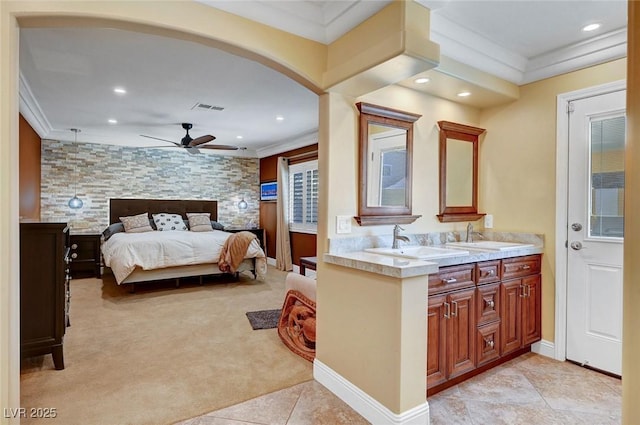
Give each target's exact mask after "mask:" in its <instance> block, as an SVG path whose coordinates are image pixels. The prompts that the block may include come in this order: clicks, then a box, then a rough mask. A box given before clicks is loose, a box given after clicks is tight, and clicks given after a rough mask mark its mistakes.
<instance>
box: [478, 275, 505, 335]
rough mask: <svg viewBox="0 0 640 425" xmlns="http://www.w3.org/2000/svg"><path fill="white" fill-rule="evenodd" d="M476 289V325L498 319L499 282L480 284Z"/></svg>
mask: <svg viewBox="0 0 640 425" xmlns="http://www.w3.org/2000/svg"><path fill="white" fill-rule="evenodd" d="M476 291H477V292H476V323H477V324H478V326H480V325H484V324H485V323H489V322H494V321H496V320H498V319H500V282H497V283H491V284H488V285H480V286H478V288H477V289H476Z"/></svg>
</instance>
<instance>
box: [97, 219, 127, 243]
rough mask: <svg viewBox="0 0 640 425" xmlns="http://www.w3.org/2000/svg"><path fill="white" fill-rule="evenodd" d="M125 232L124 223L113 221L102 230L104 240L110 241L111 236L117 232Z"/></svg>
mask: <svg viewBox="0 0 640 425" xmlns="http://www.w3.org/2000/svg"><path fill="white" fill-rule="evenodd" d="M121 232H124V224H122V223H113V224H112V225H110V226H109V227H107V228H106V229H104V232H102V239H103V240H104V241H108V240H109V238H110V237H111V236H113V235H115V234H116V233H121Z"/></svg>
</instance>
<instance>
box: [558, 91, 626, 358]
mask: <svg viewBox="0 0 640 425" xmlns="http://www.w3.org/2000/svg"><path fill="white" fill-rule="evenodd" d="M626 87H627V82H626V80H619V81H614V82H611V83H607V84H602V85H598V86H593V87H589V88H586V89H580V90H576V91H572V92H568V93H562V94H559V95H558V97H557V109H556V114H557V120H556V122H557V128H556V241H555V249H556V308H555V323H556V326H555V342H554V346H555V347H554V348H555V350H554V351H555V355H554V358H555V359H556V360H561V361H564V360H566V359H567V356H566V353H567V260H568V256H567V248H566V246H565V243H566V241H567V240H568V237H569V235H568V233H567V220H568V218H567V205H568V201H569V196H568V190H569V175H568V170H569V114H568V113H567V108H568V105H569V102H571V101H574V100H579V99H584V98H586V97H592V96H597V95H601V94H606V93H611V92H614V91H619V90H625V89H626Z"/></svg>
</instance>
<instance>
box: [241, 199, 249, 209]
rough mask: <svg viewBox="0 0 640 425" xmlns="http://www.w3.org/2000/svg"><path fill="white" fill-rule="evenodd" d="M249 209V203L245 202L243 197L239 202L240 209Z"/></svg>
mask: <svg viewBox="0 0 640 425" xmlns="http://www.w3.org/2000/svg"><path fill="white" fill-rule="evenodd" d="M247 207H249V204H247V201H245V200H244V197H243V198H242V200H241V201H240V202H238V209H240V210H246V209H247Z"/></svg>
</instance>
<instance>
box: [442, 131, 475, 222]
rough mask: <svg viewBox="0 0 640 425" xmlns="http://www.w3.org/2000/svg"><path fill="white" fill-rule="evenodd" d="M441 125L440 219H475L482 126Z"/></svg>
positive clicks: (446, 220)
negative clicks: (479, 142)
mask: <svg viewBox="0 0 640 425" xmlns="http://www.w3.org/2000/svg"><path fill="white" fill-rule="evenodd" d="M438 127H440V214H438V219H439V220H440V221H441V222H453V221H476V220H478V219H480V218H482V217H483V216H484V215H485V214H483V213H478V140H479V137H480V135H481V134H482V133H484V132H485V130H484V129H483V128H478V127H472V126H469V125H463V124H457V123H454V122H449V121H438Z"/></svg>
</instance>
